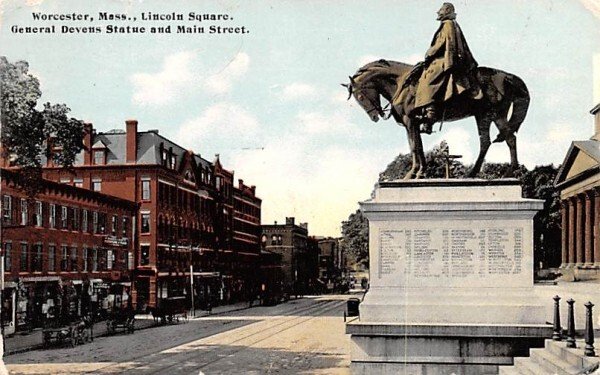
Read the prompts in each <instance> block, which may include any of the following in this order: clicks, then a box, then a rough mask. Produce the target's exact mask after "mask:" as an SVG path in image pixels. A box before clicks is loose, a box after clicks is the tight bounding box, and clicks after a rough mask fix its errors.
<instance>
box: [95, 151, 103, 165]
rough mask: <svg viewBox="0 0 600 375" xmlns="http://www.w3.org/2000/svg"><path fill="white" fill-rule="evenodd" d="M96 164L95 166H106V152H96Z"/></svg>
mask: <svg viewBox="0 0 600 375" xmlns="http://www.w3.org/2000/svg"><path fill="white" fill-rule="evenodd" d="M94 164H95V165H103V164H104V150H94Z"/></svg>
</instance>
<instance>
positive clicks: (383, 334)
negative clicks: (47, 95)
mask: <svg viewBox="0 0 600 375" xmlns="http://www.w3.org/2000/svg"><path fill="white" fill-rule="evenodd" d="M542 207H543V202H542V201H539V200H533V199H524V198H522V196H521V187H520V185H519V183H518V181H517V180H513V179H503V180H491V181H489V180H470V179H469V180H419V181H393V182H382V183H380V184H379V185H378V186H377V187H376V189H375V195H374V197H373V199H371V200H369V201H366V202H363V203H361V209H362V210H363V213H364V214H365V216H366V217H367V219H368V220H369V249H370V250H369V259H370V289H369V291H368V293H367V294H366V296H365V298H364V301H363V302H362V303H361V305H360V319H359V320H355V321H352V322H350V323H348V325H347V328H346V329H347V333H350V334H351V338H352V341H353V345H354V349H353V353H352V364H351V369H352V371H353V373H377V374H379V373H390V374H392V373H393V374H398V373H400V374H404V373H406V374H428V375H431V374H452V373H455V374H486V373H490V374H494V373H497V372H498V366H499V365H508V364H512V361H513V359H512V358H513V357H514V356H518V355H526V354H527V352H528V349H529V348H530V347H531V346H543V340H544V338H546V337H549V336H550V335H551V333H552V329H551V326H548V325H547V324H545V322H546V321H547V317H546V316H545V309H544V307H543V305H542V303H541V302H540V301H538V300H537V298H536V297H535V295H534V292H533V216H534V215H535V213H536V212H537V211H538V210H540V209H541V208H542Z"/></svg>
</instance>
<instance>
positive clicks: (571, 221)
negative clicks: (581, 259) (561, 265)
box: [567, 197, 577, 267]
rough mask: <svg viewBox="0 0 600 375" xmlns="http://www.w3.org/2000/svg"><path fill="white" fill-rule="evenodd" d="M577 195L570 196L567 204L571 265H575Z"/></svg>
mask: <svg viewBox="0 0 600 375" xmlns="http://www.w3.org/2000/svg"><path fill="white" fill-rule="evenodd" d="M575 199H576V198H575V197H570V198H568V200H567V204H568V205H569V228H568V232H569V235H568V243H567V244H568V247H567V248H568V258H569V263H568V265H569V266H570V267H574V266H575V217H576V216H575V209H576V208H577V205H576V204H575Z"/></svg>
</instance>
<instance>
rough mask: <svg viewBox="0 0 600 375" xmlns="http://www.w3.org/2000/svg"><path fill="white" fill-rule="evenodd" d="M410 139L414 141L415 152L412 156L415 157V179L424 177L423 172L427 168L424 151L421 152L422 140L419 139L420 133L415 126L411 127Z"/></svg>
mask: <svg viewBox="0 0 600 375" xmlns="http://www.w3.org/2000/svg"><path fill="white" fill-rule="evenodd" d="M411 129H412V137H413V139H414V141H413V142H414V146H415V151H414V154H416V156H417V164H418V169H417V174H416V175H415V178H422V177H425V170H426V168H427V159H426V158H425V151H424V150H423V140H422V139H421V131H420V129H418V128H417V127H416V126H415V127H411Z"/></svg>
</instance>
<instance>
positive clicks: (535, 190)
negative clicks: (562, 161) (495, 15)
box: [342, 142, 561, 267]
mask: <svg viewBox="0 0 600 375" xmlns="http://www.w3.org/2000/svg"><path fill="white" fill-rule="evenodd" d="M446 147H447V146H446V145H445V143H444V142H442V143H441V144H440V145H439V146H436V147H434V148H433V149H432V150H431V151H429V152H427V153H426V154H425V157H426V158H427V162H428V166H427V171H426V176H427V177H428V178H444V177H446V163H447V162H446V161H447V159H446V158H445V157H444V156H445V155H447V154H448V152H447V149H446ZM411 166H412V157H411V155H410V154H400V155H398V156H397V157H396V158H395V159H394V160H393V161H392V162H391V163H390V164H389V165H388V166H387V168H386V169H385V171H383V172H381V173H380V175H379V181H387V180H397V179H401V178H402V177H404V175H405V174H406V172H408V171H409V170H410V168H411ZM469 167H470V166H465V165H463V164H462V163H461V162H460V161H458V160H452V161H451V162H450V176H451V178H462V177H464V176H465V175H466V171H468V170H469ZM509 167H510V165H509V164H508V163H487V164H484V166H483V168H482V171H481V172H480V173H479V176H478V177H479V178H484V179H496V178H503V177H504V176H506V174H507V172H508V170H509ZM557 172H558V168H557V167H555V166H553V165H545V166H537V167H535V168H534V169H533V170H531V171H529V170H527V168H525V166H520V167H519V169H518V170H517V171H515V172H514V177H515V178H517V179H518V180H519V181H521V185H522V187H523V197H525V198H534V199H541V200H543V201H544V208H543V209H542V211H540V212H539V213H538V214H537V215H536V216H535V218H534V245H535V249H536V251H535V259H536V266H538V265H539V262H542V263H543V266H544V267H554V266H558V265H559V264H560V251H561V249H560V233H561V221H560V202H559V198H558V194H557V192H556V190H555V189H554V179H555V177H556V174H557ZM342 235H343V238H344V244H345V246H346V248H347V251H348V253H350V254H352V255H353V256H355V257H356V258H355V259H356V261H359V262H366V263H368V255H369V252H368V238H369V233H368V222H367V221H366V220H365V218H364V216H363V215H362V213H361V212H360V211H356V212H355V213H353V214H351V215H350V217H348V221H345V222H344V223H343V225H342Z"/></svg>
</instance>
